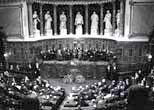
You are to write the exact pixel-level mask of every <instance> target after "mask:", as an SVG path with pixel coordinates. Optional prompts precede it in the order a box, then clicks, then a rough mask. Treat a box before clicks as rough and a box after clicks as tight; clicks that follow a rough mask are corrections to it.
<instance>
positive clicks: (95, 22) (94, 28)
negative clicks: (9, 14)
mask: <svg viewBox="0 0 154 110" xmlns="http://www.w3.org/2000/svg"><path fill="white" fill-rule="evenodd" d="M98 21H99V18H98V15H97V14H96V12H93V14H92V15H91V34H97V33H98Z"/></svg>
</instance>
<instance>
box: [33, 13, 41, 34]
mask: <svg viewBox="0 0 154 110" xmlns="http://www.w3.org/2000/svg"><path fill="white" fill-rule="evenodd" d="M38 22H40V19H39V17H38V15H37V11H34V14H33V29H34V31H36V30H38V29H37V24H38Z"/></svg>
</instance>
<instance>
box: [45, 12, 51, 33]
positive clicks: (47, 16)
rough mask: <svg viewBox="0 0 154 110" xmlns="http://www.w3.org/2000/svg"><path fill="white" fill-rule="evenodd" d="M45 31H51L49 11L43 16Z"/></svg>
mask: <svg viewBox="0 0 154 110" xmlns="http://www.w3.org/2000/svg"><path fill="white" fill-rule="evenodd" d="M44 18H45V30H51V22H52V18H51V15H50V11H47V12H46V14H45V16H44Z"/></svg>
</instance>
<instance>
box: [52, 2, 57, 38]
mask: <svg viewBox="0 0 154 110" xmlns="http://www.w3.org/2000/svg"><path fill="white" fill-rule="evenodd" d="M53 16H54V35H57V5H54V6H53Z"/></svg>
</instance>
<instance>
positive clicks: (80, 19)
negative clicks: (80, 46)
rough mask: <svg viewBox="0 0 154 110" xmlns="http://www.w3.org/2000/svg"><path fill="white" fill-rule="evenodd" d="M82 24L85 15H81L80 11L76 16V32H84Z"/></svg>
mask: <svg viewBox="0 0 154 110" xmlns="http://www.w3.org/2000/svg"><path fill="white" fill-rule="evenodd" d="M82 25H83V16H82V15H81V13H80V12H77V14H76V17H75V26H76V30H75V32H76V34H82V31H83V29H82Z"/></svg>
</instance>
